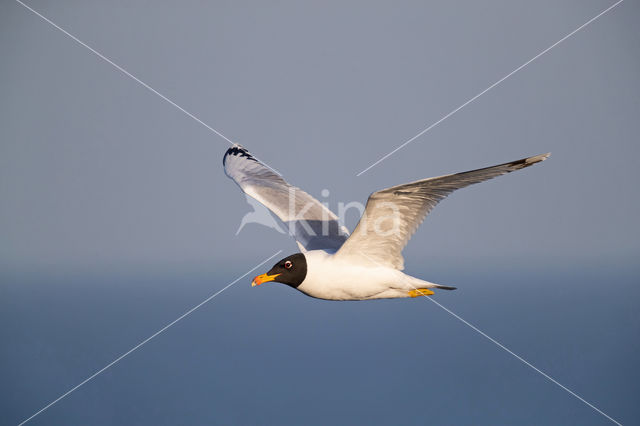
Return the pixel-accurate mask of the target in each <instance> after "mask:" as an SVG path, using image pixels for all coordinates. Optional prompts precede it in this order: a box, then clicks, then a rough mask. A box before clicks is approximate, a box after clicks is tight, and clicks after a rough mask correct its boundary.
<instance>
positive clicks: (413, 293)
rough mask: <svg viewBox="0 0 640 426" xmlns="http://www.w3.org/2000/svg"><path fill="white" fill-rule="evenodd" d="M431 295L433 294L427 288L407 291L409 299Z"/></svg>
mask: <svg viewBox="0 0 640 426" xmlns="http://www.w3.org/2000/svg"><path fill="white" fill-rule="evenodd" d="M432 294H435V293H434V292H433V291H431V290H429V289H428V288H417V289H415V290H411V291H409V297H419V296H431V295H432Z"/></svg>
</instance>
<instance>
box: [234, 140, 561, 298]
mask: <svg viewBox="0 0 640 426" xmlns="http://www.w3.org/2000/svg"><path fill="white" fill-rule="evenodd" d="M549 155H550V154H542V155H536V156H534V157H528V158H523V159H522V160H517V161H512V162H510V163H504V164H500V165H497V166H493V167H486V168H483V169H478V170H472V171H468V172H463V173H455V174H450V175H445V176H439V177H432V178H428V179H422V180H418V181H415V182H411V183H405V184H403V185H397V186H393V187H391V188H387V189H382V190H380V191H376V192H374V193H373V194H371V195H370V196H369V199H368V201H367V206H366V208H365V211H364V213H363V215H362V217H361V218H360V221H359V222H358V225H357V226H356V228H355V230H354V231H353V234H351V235H349V231H348V230H347V229H346V228H345V227H344V226H342V225H340V223H339V221H338V217H337V216H336V215H335V214H334V213H333V212H331V211H330V210H329V209H328V208H327V207H326V206H325V205H323V204H322V203H320V202H319V201H318V200H316V199H315V198H313V197H312V196H311V195H309V194H307V193H306V192H304V191H303V190H301V189H300V188H297V187H295V186H292V185H290V184H289V183H287V182H286V181H285V180H284V179H283V178H282V177H281V176H280V175H279V174H277V173H275V172H274V171H273V170H272V169H271V168H269V167H267V166H266V165H264V164H263V163H261V162H260V161H259V160H258V159H256V158H255V157H254V156H253V155H251V153H249V151H247V150H246V149H245V148H243V147H242V146H240V145H237V144H236V145H233V146H232V147H231V148H229V149H228V150H227V152H226V153H225V154H224V158H223V160H222V163H223V165H224V171H225V173H226V175H227V176H229V177H230V178H231V179H233V181H234V182H235V183H237V184H238V186H239V187H240V189H242V191H243V192H245V193H246V194H247V195H248V196H250V197H252V198H254V199H255V200H257V201H258V202H260V203H261V204H263V205H264V206H265V207H267V208H268V209H269V210H271V211H272V212H273V213H274V214H275V215H276V216H277V217H278V218H280V220H282V222H283V223H284V225H285V227H286V229H288V230H289V233H290V234H291V235H292V236H293V237H294V238H295V240H296V242H297V243H298V247H299V248H300V251H301V252H300V253H296V254H292V255H291V256H287V257H285V258H284V259H282V260H280V261H279V262H278V263H276V264H275V265H274V266H273V268H271V270H270V271H269V272H267V273H266V274H262V275H258V276H257V277H255V278H254V279H253V282H252V283H251V285H252V286H258V285H260V284H263V283H265V282H269V281H274V282H279V283H282V284H286V285H288V286H290V287H293V288H295V289H297V290H299V291H301V292H302V293H304V294H306V295H308V296H311V297H315V298H319V299H327V300H369V299H388V298H403V297H418V296H429V295H432V294H434V292H433V290H431V289H433V288H438V289H444V290H454V289H455V287H449V286H444V285H440V284H435V283H432V282H429V281H425V280H422V279H419V278H416V277H412V276H410V275H407V274H405V273H403V272H402V270H403V269H404V259H403V257H402V249H403V248H404V246H405V245H406V244H407V242H408V241H409V239H410V238H411V236H412V235H413V233H414V232H415V231H416V229H418V226H420V224H421V223H422V221H423V220H424V218H425V217H426V216H427V214H429V212H430V211H431V210H432V209H433V208H434V207H435V206H436V204H438V203H439V202H440V201H441V200H443V199H444V198H445V197H447V195H449V194H451V193H452V192H453V191H455V190H456V189H460V188H464V187H466V186H469V185H471V184H474V183H479V182H482V181H485V180H488V179H491V178H494V177H496V176H500V175H503V174H506V173H509V172H512V171H515V170H520V169H523V168H525V167H529V166H531V165H533V164H535V163H538V162H540V161H544V160H546V159H547V158H548V157H549Z"/></svg>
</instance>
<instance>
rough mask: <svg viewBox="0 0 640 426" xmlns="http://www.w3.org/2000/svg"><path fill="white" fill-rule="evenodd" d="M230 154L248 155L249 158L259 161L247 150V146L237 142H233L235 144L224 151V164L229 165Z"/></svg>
mask: <svg viewBox="0 0 640 426" xmlns="http://www.w3.org/2000/svg"><path fill="white" fill-rule="evenodd" d="M229 155H234V156H237V157H246V158H247V159H248V160H253V161H258V160H256V159H255V158H254V157H253V155H251V153H250V152H249V151H247V149H246V148H245V147H243V146H242V145H240V144H237V143H235V144H233V146H231V148H229V149H227V152H225V153H224V157H222V165H223V166H226V165H227V156H229Z"/></svg>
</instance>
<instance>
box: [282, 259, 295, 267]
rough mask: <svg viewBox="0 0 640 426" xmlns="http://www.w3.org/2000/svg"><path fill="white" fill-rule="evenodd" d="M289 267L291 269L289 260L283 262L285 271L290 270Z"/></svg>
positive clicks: (291, 264)
mask: <svg viewBox="0 0 640 426" xmlns="http://www.w3.org/2000/svg"><path fill="white" fill-rule="evenodd" d="M291 267H293V263H291V261H290V260H287V261H286V262H284V268H285V269H291Z"/></svg>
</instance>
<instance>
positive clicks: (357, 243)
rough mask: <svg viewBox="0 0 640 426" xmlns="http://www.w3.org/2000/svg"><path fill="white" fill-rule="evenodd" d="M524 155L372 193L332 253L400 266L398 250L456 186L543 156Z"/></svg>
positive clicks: (362, 261) (512, 169) (506, 171)
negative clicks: (509, 160)
mask: <svg viewBox="0 0 640 426" xmlns="http://www.w3.org/2000/svg"><path fill="white" fill-rule="evenodd" d="M548 156H549V154H543V155H537V156H535V157H529V158H524V159H522V160H518V161H512V162H510V163H505V164H500V165H497V166H493V167H487V168H484V169H479V170H472V171H468V172H463V173H456V174H451V175H446V176H439V177H433V178H429V179H423V180H419V181H416V182H412V183H406V184H404V185H398V186H394V187H391V188H387V189H383V190H381V191H377V192H374V193H373V194H371V196H369V200H368V201H367V207H366V209H365V211H364V214H363V215H362V217H361V218H360V222H359V223H358V226H357V227H356V229H355V230H354V231H353V234H352V235H351V236H350V237H349V239H348V240H347V241H346V242H345V243H344V244H343V245H342V247H341V248H340V250H338V252H337V253H336V254H335V256H336V257H348V258H349V259H350V261H353V262H358V263H362V264H371V265H376V264H378V265H385V266H390V267H393V268H396V269H399V270H402V269H403V268H404V259H403V257H402V249H403V248H404V247H405V246H406V245H407V242H408V241H409V239H410V238H411V236H412V235H413V233H414V232H415V231H416V229H418V226H420V224H421V223H422V221H423V220H424V218H425V217H426V216H427V214H429V212H430V211H431V210H432V209H433V208H434V207H435V206H436V204H438V203H439V202H440V201H441V200H443V199H444V198H445V197H446V196H447V195H449V194H451V193H452V192H453V191H455V190H456V189H460V188H464V187H465V186H468V185H471V184H474V183H478V182H482V181H485V180H487V179H491V178H494V177H496V176H500V175H503V174H505V173H509V172H512V171H514V170H519V169H522V168H525V167H528V166H531V165H532V164H535V163H538V162H540V161H543V160H545V159H547V157H548Z"/></svg>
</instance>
